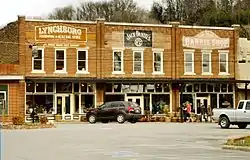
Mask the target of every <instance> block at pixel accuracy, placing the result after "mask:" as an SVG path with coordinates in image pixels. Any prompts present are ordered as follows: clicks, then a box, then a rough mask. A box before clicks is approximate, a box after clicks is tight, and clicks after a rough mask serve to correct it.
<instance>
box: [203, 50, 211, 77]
mask: <svg viewBox="0 0 250 160" xmlns="http://www.w3.org/2000/svg"><path fill="white" fill-rule="evenodd" d="M211 68H212V67H211V51H202V73H203V74H204V73H205V74H211Z"/></svg>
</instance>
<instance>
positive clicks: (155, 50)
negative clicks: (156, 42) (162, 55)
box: [152, 48, 164, 52]
mask: <svg viewBox="0 0 250 160" xmlns="http://www.w3.org/2000/svg"><path fill="white" fill-rule="evenodd" d="M152 51H153V52H164V49H163V48H152Z"/></svg>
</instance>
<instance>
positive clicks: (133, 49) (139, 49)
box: [131, 47, 145, 52]
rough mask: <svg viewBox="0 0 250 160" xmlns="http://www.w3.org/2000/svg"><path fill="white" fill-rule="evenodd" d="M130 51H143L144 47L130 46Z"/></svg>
mask: <svg viewBox="0 0 250 160" xmlns="http://www.w3.org/2000/svg"><path fill="white" fill-rule="evenodd" d="M131 49H132V51H138V52H144V50H145V48H141V47H132V48H131Z"/></svg>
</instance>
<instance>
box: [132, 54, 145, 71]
mask: <svg viewBox="0 0 250 160" xmlns="http://www.w3.org/2000/svg"><path fill="white" fill-rule="evenodd" d="M135 52H138V53H141V71H135ZM137 62H139V61H137ZM133 74H145V73H144V52H143V51H142V50H134V51H133Z"/></svg>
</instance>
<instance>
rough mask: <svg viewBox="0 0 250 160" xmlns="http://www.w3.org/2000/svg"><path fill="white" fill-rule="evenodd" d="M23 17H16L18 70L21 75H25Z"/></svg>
mask: <svg viewBox="0 0 250 160" xmlns="http://www.w3.org/2000/svg"><path fill="white" fill-rule="evenodd" d="M25 32H26V29H25V16H18V53H19V65H20V66H19V70H18V73H19V74H21V75H24V74H25V69H26V60H25V53H26V41H25Z"/></svg>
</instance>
